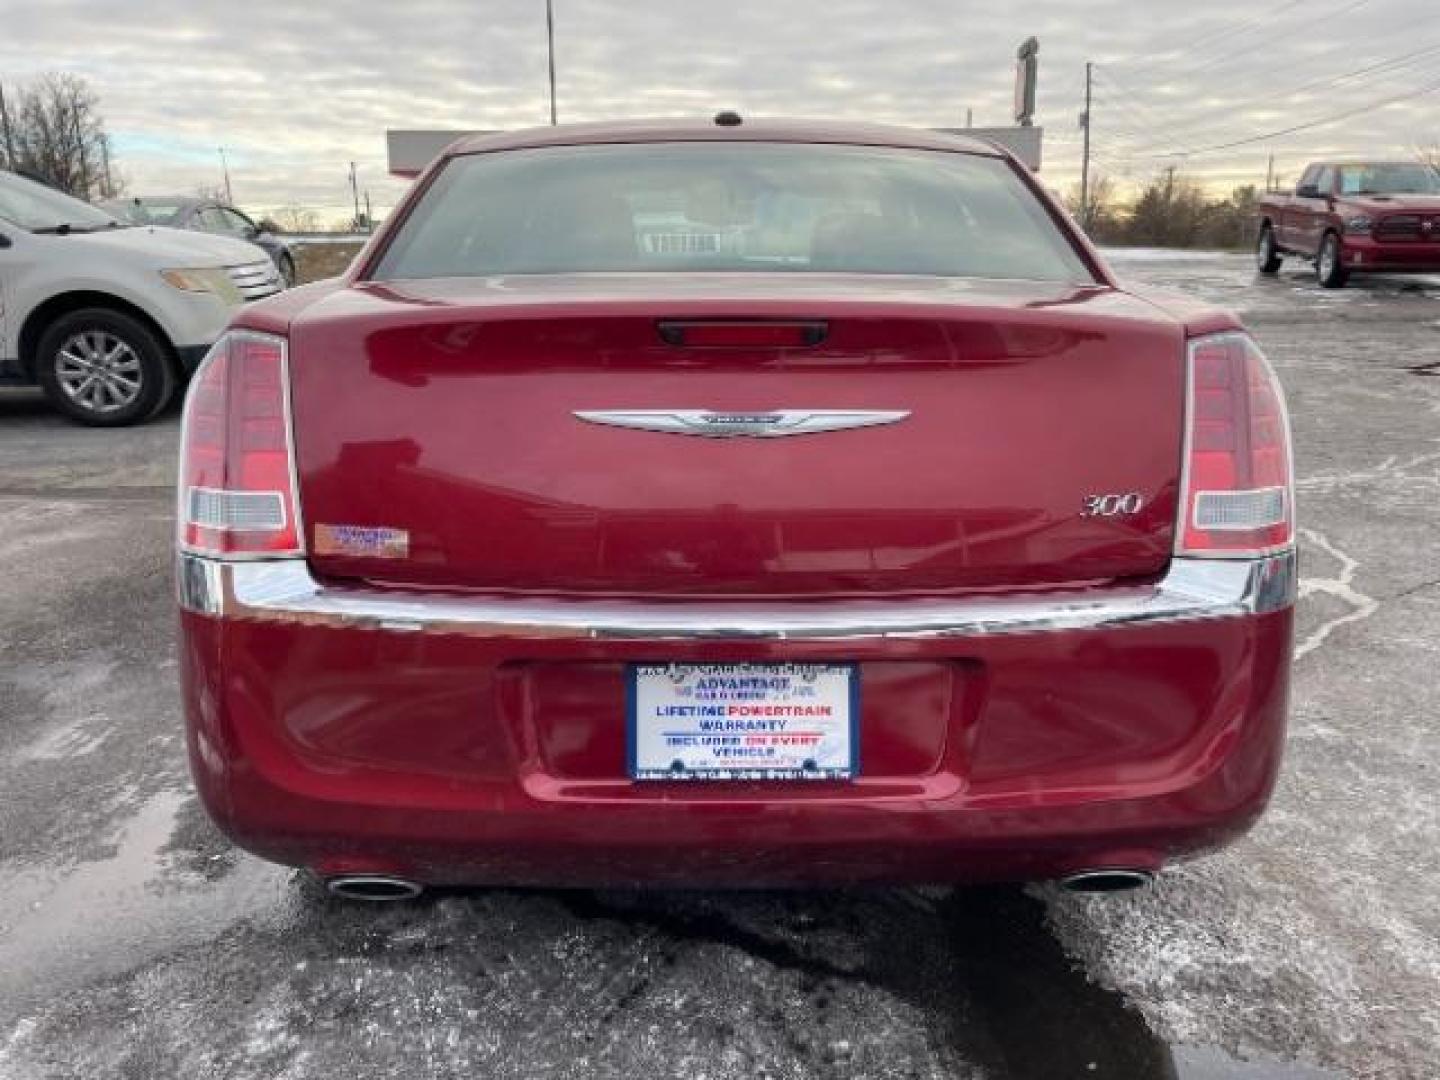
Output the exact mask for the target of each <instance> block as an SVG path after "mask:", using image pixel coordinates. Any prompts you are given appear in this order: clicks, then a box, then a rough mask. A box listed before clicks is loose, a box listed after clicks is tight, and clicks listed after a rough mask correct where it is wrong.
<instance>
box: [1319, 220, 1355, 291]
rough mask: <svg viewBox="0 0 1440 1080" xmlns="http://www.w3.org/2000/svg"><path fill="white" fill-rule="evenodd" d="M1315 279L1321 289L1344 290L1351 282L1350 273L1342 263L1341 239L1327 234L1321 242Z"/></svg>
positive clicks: (1332, 234)
mask: <svg viewBox="0 0 1440 1080" xmlns="http://www.w3.org/2000/svg"><path fill="white" fill-rule="evenodd" d="M1315 278H1316V280H1317V281H1319V282H1320V286H1321V288H1325V289H1343V288H1344V287H1345V283H1346V282H1347V281H1349V280H1350V271H1349V270H1346V269H1345V266H1344V264H1343V263H1342V262H1341V261H1340V237H1338V236H1336V235H1335V234H1334V233H1333V232H1332V233H1326V234H1325V239H1324V240H1322V241H1321V242H1320V255H1319V257H1318V258H1316V260H1315Z"/></svg>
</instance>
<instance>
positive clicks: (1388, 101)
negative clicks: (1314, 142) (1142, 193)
mask: <svg viewBox="0 0 1440 1080" xmlns="http://www.w3.org/2000/svg"><path fill="white" fill-rule="evenodd" d="M1437 90H1440V81H1437V82H1433V83H1430V84H1429V85H1428V86H1424V87H1421V88H1420V89H1419V90H1414V91H1411V92H1410V93H1407V94H1396V95H1395V96H1393V97H1388V98H1381V99H1380V100H1378V101H1370V102H1366V103H1365V104H1364V105H1360V106H1357V107H1356V108H1353V109H1346V110H1345V111H1343V112H1338V113H1332V114H1331V115H1330V116H1322V117H1320V118H1318V119H1316V120H1310V121H1307V122H1305V123H1303V124H1294V125H1292V126H1290V127H1287V128H1280V129H1279V130H1277V131H1267V132H1265V133H1264V134H1263V135H1251V136H1249V137H1248V138H1244V139H1235V140H1233V141H1231V142H1223V143H1215V144H1213V145H1211V146H1198V147H1190V148H1188V149H1181V150H1176V151H1172V152H1170V153H1166V154H1145V155H1139V156H1142V157H1145V158H1148V159H1157V158H1169V157H1194V156H1196V155H1198V154H1210V153H1214V152H1216V151H1219V150H1233V149H1235V148H1236V147H1238V146H1249V145H1251V144H1252V143H1257V142H1264V141H1266V140H1267V139H1278V138H1281V137H1282V136H1285V135H1294V134H1296V133H1298V132H1301V131H1310V130H1311V129H1313V128H1317V127H1324V126H1325V125H1327V124H1333V123H1336V122H1338V121H1340V120H1348V119H1349V118H1350V117H1352V116H1359V115H1360V114H1361V113H1367V112H1371V111H1372V110H1375V109H1384V108H1388V107H1389V106H1391V105H1397V104H1399V103H1400V102H1402V101H1411V100H1413V99H1415V98H1418V97H1424V96H1425V95H1426V94H1433V93H1435V91H1437Z"/></svg>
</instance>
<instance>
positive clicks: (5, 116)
mask: <svg viewBox="0 0 1440 1080" xmlns="http://www.w3.org/2000/svg"><path fill="white" fill-rule="evenodd" d="M0 135H3V136H4V139H5V167H6V168H8V169H14V168H16V167H17V166H18V165H19V164H20V162H19V161H17V160H16V158H15V138H14V136H13V135H12V134H11V133H10V112H9V110H8V109H6V108H5V87H4V85H3V84H0Z"/></svg>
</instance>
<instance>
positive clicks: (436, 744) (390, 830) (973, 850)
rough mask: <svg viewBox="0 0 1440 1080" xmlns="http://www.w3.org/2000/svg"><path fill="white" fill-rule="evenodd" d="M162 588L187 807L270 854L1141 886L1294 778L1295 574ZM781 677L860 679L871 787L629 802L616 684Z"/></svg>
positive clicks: (270, 574) (1282, 558)
mask: <svg viewBox="0 0 1440 1080" xmlns="http://www.w3.org/2000/svg"><path fill="white" fill-rule="evenodd" d="M179 589H180V599H181V607H182V638H183V648H182V650H181V654H182V665H183V677H184V682H185V690H186V693H185V700H186V710H187V719H188V731H189V741H190V750H191V761H192V767H193V770H194V773H195V777H196V781H197V784H198V786H199V789H200V791H201V794H202V796H203V798H204V801H205V803H206V806H207V807H208V808H209V810H210V812H211V814H212V816H213V817H214V818H215V819H216V821H217V822H218V823H219V824H220V825H221V826H222V827H223V828H225V829H226V831H227V832H229V833H230V834H231V835H232V836H233V837H234V838H235V839H236V840H237V841H238V842H239V843H241V844H242V845H243V846H246V847H248V848H250V849H251V850H254V851H256V852H257V853H259V854H261V855H264V856H266V857H268V858H272V859H275V860H277V861H280V862H287V863H292V864H296V865H306V866H311V867H313V868H315V869H317V870H320V871H321V872H329V873H336V872H342V871H344V872H359V871H385V872H389V873H402V874H406V875H409V876H412V877H415V878H417V879H419V880H422V881H428V882H432V883H442V882H474V883H480V882H494V883H534V884H587V883H599V882H616V883H624V882H668V883H676V884H697V883H702V882H715V883H729V884H755V883H780V884H817V883H834V882H858V881H927V880H928V881H951V880H986V879H1002V878H1041V877H1049V876H1055V875H1059V874H1064V873H1067V872H1070V871H1073V870H1077V869H1081V868H1085V867H1091V866H1097V865H1140V866H1150V867H1156V866H1159V865H1160V864H1162V863H1163V862H1165V861H1166V860H1169V859H1172V858H1176V857H1180V856H1184V855H1186V854H1189V853H1193V852H1195V851H1199V850H1203V849H1206V848H1209V847H1213V846H1216V845H1219V844H1221V843H1224V842H1225V841H1226V840H1228V839H1229V838H1231V837H1233V836H1234V835H1236V834H1237V833H1238V832H1240V831H1243V829H1244V828H1246V827H1247V826H1248V825H1249V824H1250V823H1251V822H1252V821H1253V820H1254V819H1255V818H1256V816H1258V814H1259V813H1260V811H1261V810H1262V808H1263V807H1264V805H1265V802H1266V800H1267V799H1268V797H1269V793H1270V790H1271V787H1272V785H1273V782H1274V778H1275V774H1276V770H1277V769H1278V766H1279V761H1280V753H1281V747H1282V744H1283V739H1284V727H1285V712H1286V703H1287V696H1288V685H1289V663H1290V647H1291V605H1292V603H1293V598H1294V593H1295V564H1294V557H1293V554H1288V553H1287V554H1283V555H1278V556H1275V557H1271V558H1267V559H1260V560H1254V561H1220V560H1216V561H1199V560H1175V561H1174V563H1173V564H1172V570H1171V572H1170V573H1169V574H1168V575H1167V577H1166V578H1165V579H1164V580H1163V581H1161V582H1159V583H1156V584H1153V585H1145V586H1135V587H1133V588H1124V589H1108V590H1075V591H1069V592H1065V593H1050V594H1034V595H1030V596H1019V597H1007V598H1004V599H978V598H977V599H964V600H955V601H913V602H911V601H889V602H879V601H867V602H824V603H810V604H799V603H791V604H750V603H735V604H718V603H715V604H697V603H688V602H687V603H674V604H648V605H644V604H638V603H629V602H620V601H591V602H582V601H568V602H567V601H558V600H557V601H546V602H537V601H514V600H491V599H486V600H476V599H474V598H465V597H455V596H435V595H425V596H416V595H414V594H406V593H395V592H392V591H389V590H379V589H359V588H331V587H327V586H324V585H321V584H320V583H318V582H316V581H315V580H313V579H312V578H311V576H310V575H309V573H308V571H307V570H306V568H305V564H304V563H303V562H298V561H284V562H280V561H277V562H268V563H267V562H255V563H233V564H232V563H218V562H212V561H208V560H204V559H199V558H194V557H189V556H184V557H182V559H181V562H180V568H179ZM798 659H806V660H839V659H844V660H854V661H858V662H859V663H860V664H861V665H862V667H865V668H867V670H870V671H872V672H873V673H876V674H877V676H878V677H877V678H876V679H875V680H873V681H872V683H870V684H868V685H872V686H874V687H876V688H877V689H876V691H875V695H874V696H873V697H872V700H871V702H870V703H869V704H867V705H866V706H865V707H864V709H863V711H862V716H863V720H862V724H863V725H864V726H865V727H866V728H868V732H869V733H868V734H865V735H862V738H865V739H869V740H871V742H872V743H873V744H874V745H873V746H872V745H871V744H870V743H867V747H866V755H865V757H864V760H865V761H866V762H867V767H866V774H865V775H864V776H863V777H862V778H861V779H859V780H857V781H855V782H852V783H845V784H830V783H812V784H806V783H798V782H797V783H785V784H778V785H771V786H766V785H758V784H696V785H683V784H668V783H662V784H653V783H652V784H636V783H632V782H631V781H629V780H628V779H626V778H625V776H624V775H623V769H622V767H621V765H620V764H619V763H620V760H621V759H620V757H619V753H618V747H619V746H621V745H623V741H624V728H623V715H622V708H621V703H620V701H619V700H618V699H617V698H616V697H615V696H614V695H612V694H611V693H609V691H608V689H607V688H608V687H610V686H612V685H613V684H614V679H615V678H616V677H617V676H616V673H617V672H618V671H619V670H621V669H623V665H624V664H625V663H628V662H640V661H651V662H653V661H656V660H677V661H682V660H683V661H703V660H708V661H741V660H755V661H771V660H775V661H781V660H798ZM930 698H935V699H936V700H937V701H938V702H939V704H934V703H930V704H927V702H928V701H929V699H930ZM941 699H943V700H941ZM927 710H929V711H927ZM927 717H930V718H931V719H926V718H927ZM936 717H938V719H935V718H936ZM927 724H929V725H931V726H930V727H926V725H927ZM932 736H933V738H932ZM871 750H874V751H875V752H874V753H871ZM871 762H873V763H874V768H873V769H872V768H871V766H870V765H869V764H868V763H871Z"/></svg>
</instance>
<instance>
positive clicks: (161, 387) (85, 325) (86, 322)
mask: <svg viewBox="0 0 1440 1080" xmlns="http://www.w3.org/2000/svg"><path fill="white" fill-rule="evenodd" d="M35 375H36V378H37V380H38V381H39V383H40V387H41V389H42V390H44V391H45V396H46V397H47V398H49V399H50V403H51V404H52V405H54V406H55V407H56V408H57V409H59V410H60V411H61V412H63V413H65V415H67V416H69V417H70V418H71V419H72V420H78V421H80V423H82V424H93V425H95V426H97V427H121V426H123V425H125V424H136V423H139V422H141V421H142V420H148V419H149V418H150V417H152V416H154V415H155V414H156V413H157V412H159V411H160V410H161V409H162V408H164V407H165V404H166V402H168V401H169V400H170V395H171V394H172V393H174V391H175V372H174V369H173V368H172V367H171V364H170V356H169V351H168V350H167V349H166V348H165V346H164V344H163V343H162V342H161V341H160V340H159V339H158V338H157V337H156V335H155V332H154V331H152V330H151V329H150V328H149V327H147V326H146V325H145V324H144V323H142V322H140V321H139V320H138V319H135V318H132V317H131V316H129V315H125V314H123V313H121V312H119V311H112V310H110V309H108V308H82V309H81V310H79V311H72V312H69V313H68V314H65V315H62V316H60V318H58V319H56V320H55V321H54V322H53V323H51V324H50V325H49V326H48V327H47V328H46V330H45V332H44V333H43V334H42V335H41V336H40V345H39V348H38V350H37V352H36V357H35Z"/></svg>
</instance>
